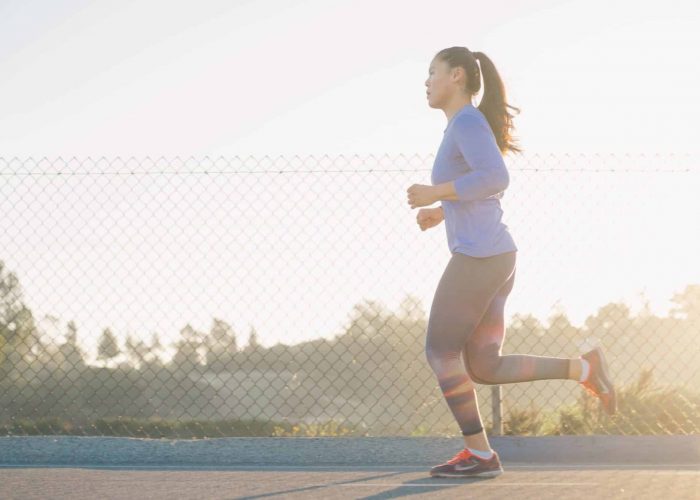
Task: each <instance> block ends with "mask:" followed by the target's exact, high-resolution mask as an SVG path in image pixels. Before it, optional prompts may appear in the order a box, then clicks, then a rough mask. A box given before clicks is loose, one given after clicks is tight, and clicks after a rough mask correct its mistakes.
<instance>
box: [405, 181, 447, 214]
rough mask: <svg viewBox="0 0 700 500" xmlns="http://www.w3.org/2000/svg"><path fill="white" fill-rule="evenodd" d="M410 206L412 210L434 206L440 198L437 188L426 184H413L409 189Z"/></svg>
mask: <svg viewBox="0 0 700 500" xmlns="http://www.w3.org/2000/svg"><path fill="white" fill-rule="evenodd" d="M407 192H408V204H409V205H411V208H416V207H425V206H428V205H432V204H433V203H435V202H436V201H438V200H439V199H440V198H439V197H438V196H437V191H436V189H435V186H426V185H424V184H413V185H412V186H411V187H410V188H408V189H407Z"/></svg>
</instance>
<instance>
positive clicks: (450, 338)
mask: <svg viewBox="0 0 700 500" xmlns="http://www.w3.org/2000/svg"><path fill="white" fill-rule="evenodd" d="M515 257H516V252H508V253H504V254H499V255H494V256H491V257H485V258H476V257H471V256H468V255H464V254H460V253H453V254H452V258H451V259H450V261H449V262H448V264H447V267H446V268H445V271H444V272H443V274H442V277H441V278H440V282H439V283H438V286H437V290H436V291H435V297H434V298H433V303H432V306H431V308H430V316H429V319H428V327H427V336H426V346H425V350H426V357H427V360H428V363H429V364H430V366H431V368H432V369H433V371H434V372H435V375H436V376H437V380H438V384H439V386H440V389H441V391H442V393H443V395H444V397H445V400H446V401H447V405H448V406H449V408H450V411H451V412H452V414H453V415H454V417H455V419H456V420H457V423H458V425H459V427H460V429H461V431H462V435H464V436H468V435H472V434H477V433H480V432H482V431H483V426H482V423H481V415H480V414H479V407H478V405H477V400H476V392H475V390H474V383H473V381H472V379H471V378H470V377H469V375H468V373H467V371H466V367H465V365H464V363H463V362H462V351H463V349H464V346H465V344H466V343H467V341H468V340H469V338H470V337H471V336H472V334H473V333H474V330H475V329H476V327H477V325H478V324H479V322H480V321H481V318H482V316H483V315H484V313H485V312H486V310H487V309H488V307H489V304H491V301H492V300H493V298H494V296H495V295H496V293H497V292H498V291H499V290H500V289H501V287H502V286H503V284H504V283H505V282H506V280H507V279H508V277H509V276H510V275H511V274H512V272H513V270H514V269H515Z"/></svg>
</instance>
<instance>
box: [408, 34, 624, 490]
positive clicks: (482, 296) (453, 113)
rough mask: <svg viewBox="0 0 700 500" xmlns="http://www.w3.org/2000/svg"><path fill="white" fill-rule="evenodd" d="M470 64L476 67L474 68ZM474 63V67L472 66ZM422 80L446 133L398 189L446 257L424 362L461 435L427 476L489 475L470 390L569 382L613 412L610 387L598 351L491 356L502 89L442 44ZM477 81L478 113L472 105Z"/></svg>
mask: <svg viewBox="0 0 700 500" xmlns="http://www.w3.org/2000/svg"><path fill="white" fill-rule="evenodd" d="M477 61H478V63H477ZM479 64H480V65H481V67H479ZM428 73H429V76H428V79H427V80H426V82H425V85H426V87H427V98H428V105H429V106H430V107H431V108H436V109H441V110H443V111H444V112H445V115H446V116H447V119H448V121H447V126H446V128H445V130H444V134H443V138H442V142H441V144H440V147H439V149H438V151H437V154H436V156H435V162H434V164H433V169H432V174H431V182H432V185H430V186H428V185H421V184H414V185H412V186H411V187H410V188H408V190H407V191H408V203H409V205H410V206H411V208H415V207H424V206H427V205H432V204H433V203H435V202H437V201H440V205H441V206H440V207H436V208H423V209H421V210H419V211H418V214H417V217H416V218H417V221H418V225H419V226H420V228H421V230H423V231H425V230H426V229H428V228H430V227H433V226H436V225H437V224H439V223H440V222H441V221H442V220H444V221H445V229H446V231H447V243H448V246H449V249H450V252H451V253H452V257H451V258H450V260H449V262H448V263H447V267H446V268H445V270H444V272H443V274H442V277H441V279H440V281H439V283H438V286H437V290H436V291H435V296H434V298H433V303H432V306H431V309H430V316H429V319H428V326H427V335H426V344H425V349H426V358H427V360H428V363H429V364H430V367H431V368H432V370H433V372H434V373H435V375H436V376H437V380H438V384H439V386H440V390H441V391H442V394H443V396H444V397H445V400H446V401H447V405H448V406H449V408H450V410H451V412H452V414H453V415H454V417H455V419H456V420H457V424H458V425H459V428H460V430H461V432H462V436H464V443H465V448H464V449H463V450H461V451H460V452H459V453H457V454H456V455H455V456H454V457H452V459H450V460H448V461H447V462H445V463H442V464H440V465H436V466H435V467H433V468H432V469H431V470H430V474H431V475H432V476H439V477H454V476H457V477H474V476H497V475H499V474H501V473H502V472H503V468H502V466H501V463H500V460H499V458H498V454H497V453H496V452H495V451H494V450H492V449H491V447H490V445H489V442H488V439H487V437H486V433H485V431H484V428H483V425H482V422H481V415H480V414H479V407H478V406H477V398H476V392H475V390H474V383H478V384H489V385H493V384H509V383H514V382H525V381H530V380H546V379H570V380H576V381H578V382H579V383H580V384H581V385H582V386H583V388H584V389H585V390H587V391H588V392H589V393H590V394H592V395H594V396H596V397H598V398H599V399H600V400H601V404H602V406H603V408H604V409H605V410H606V411H607V412H608V413H609V414H613V413H615V405H616V403H615V389H614V387H613V384H612V382H611V380H610V377H609V374H608V367H607V364H606V361H605V357H604V356H603V352H602V351H601V349H600V348H599V347H596V348H595V349H593V350H591V351H589V352H587V353H585V354H582V355H581V356H579V357H578V358H556V357H545V356H534V355H524V354H517V355H515V354H513V355H505V356H504V355H501V347H502V345H503V340H504V338H505V326H504V323H505V322H504V317H503V314H504V306H505V302H506V298H507V297H508V294H509V293H510V291H511V289H512V288H513V282H514V279H515V268H516V253H517V250H518V248H517V247H516V245H515V242H514V241H513V238H512V236H511V234H510V232H509V230H508V226H507V225H505V224H504V223H503V222H502V221H501V216H502V214H503V211H502V210H501V203H500V201H499V200H500V199H501V198H502V197H503V193H504V190H505V189H506V188H507V187H508V184H509V180H510V178H509V174H508V170H507V169H506V165H505V163H504V160H503V156H502V155H503V154H505V153H506V152H508V150H512V151H516V152H519V151H521V150H520V148H519V147H517V146H516V145H514V144H513V142H512V138H511V135H510V129H511V128H512V117H513V115H511V114H509V113H508V111H507V109H506V108H511V109H514V110H517V111H518V112H519V111H520V110H519V109H518V108H515V107H513V106H510V105H509V104H507V103H506V94H505V89H504V86H503V82H502V80H501V78H500V76H499V74H498V72H497V71H496V67H495V66H494V64H493V62H492V61H491V60H490V59H489V58H488V57H486V55H484V53H483V52H471V51H470V50H469V49H467V48H466V47H450V48H446V49H444V50H441V51H440V52H438V53H437V54H436V55H435V57H434V58H433V60H432V62H431V64H430V68H429V70H428ZM481 77H483V80H484V93H483V98H482V100H481V102H480V104H479V106H478V107H475V106H474V105H473V104H472V98H473V97H474V96H475V95H476V94H477V93H478V92H479V90H480V88H481Z"/></svg>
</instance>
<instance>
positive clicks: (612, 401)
mask: <svg viewBox="0 0 700 500" xmlns="http://www.w3.org/2000/svg"><path fill="white" fill-rule="evenodd" d="M594 350H595V352H596V354H597V355H598V359H599V360H600V370H601V371H602V372H603V377H605V380H604V382H605V385H606V386H607V387H608V390H609V391H610V392H609V395H610V411H609V412H608V413H609V414H610V415H613V414H614V413H615V412H616V410H617V401H616V399H615V387H614V386H613V384H612V382H611V381H610V375H609V374H608V362H607V360H606V359H605V355H604V354H603V350H602V349H601V348H600V347H596V348H595V349H594Z"/></svg>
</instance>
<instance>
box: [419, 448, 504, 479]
mask: <svg viewBox="0 0 700 500" xmlns="http://www.w3.org/2000/svg"><path fill="white" fill-rule="evenodd" d="M499 474H503V467H501V461H500V460H499V459H498V454H497V453H496V452H495V451H494V452H493V456H492V457H491V458H488V459H484V458H481V457H477V456H476V455H474V454H473V453H472V452H471V451H469V450H468V449H467V448H464V449H463V450H462V451H460V452H459V453H457V454H456V455H455V456H454V457H452V458H451V459H449V460H448V461H447V462H445V463H443V464H440V465H436V466H435V467H433V468H432V469H430V475H431V476H433V477H496V476H498V475H499Z"/></svg>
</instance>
